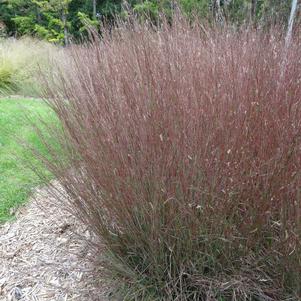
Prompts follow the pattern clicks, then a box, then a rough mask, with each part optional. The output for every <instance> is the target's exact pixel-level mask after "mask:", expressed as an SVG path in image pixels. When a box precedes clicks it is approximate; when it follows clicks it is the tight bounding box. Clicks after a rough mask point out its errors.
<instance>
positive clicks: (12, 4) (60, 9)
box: [0, 0, 291, 44]
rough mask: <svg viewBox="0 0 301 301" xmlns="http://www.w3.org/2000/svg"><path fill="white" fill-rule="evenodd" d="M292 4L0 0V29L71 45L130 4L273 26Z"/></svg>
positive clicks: (277, 0) (145, 13)
mask: <svg viewBox="0 0 301 301" xmlns="http://www.w3.org/2000/svg"><path fill="white" fill-rule="evenodd" d="M125 4H126V5H125ZM290 6H291V3H290V1H283V0H177V1H175V0H128V2H124V0H0V27H1V30H2V31H1V32H2V34H3V32H4V29H3V28H5V32H6V33H7V34H8V35H17V36H20V35H35V36H37V37H39V38H42V39H45V40H48V41H50V42H55V43H61V44H67V43H68V41H69V39H70V38H71V37H72V38H75V39H77V38H78V37H79V36H80V35H82V34H83V33H84V32H86V30H87V28H88V27H91V26H92V27H95V26H96V27H97V26H98V25H99V24H100V22H101V20H106V21H109V22H110V21H111V20H113V19H114V17H115V16H116V15H120V16H126V15H127V11H126V9H128V8H129V7H130V8H131V9H132V11H133V13H135V14H136V15H138V16H139V18H140V19H142V20H143V19H144V18H145V17H147V18H151V19H152V20H154V21H155V20H157V19H158V16H159V15H160V12H163V13H164V14H165V15H167V16H171V14H172V11H173V10H174V8H175V7H180V8H181V9H182V11H183V12H184V14H186V15H187V16H188V17H189V16H195V15H197V16H199V17H201V18H203V19H206V20H209V21H210V20H214V21H216V20H217V19H218V21H220V20H221V19H222V21H223V22H224V21H225V22H231V23H236V24H242V23H245V22H250V21H251V22H253V23H261V24H264V25H270V24H275V23H276V22H277V23H285V24H286V23H287V20H288V16H289V12H290ZM1 24H2V25H1ZM3 24H4V25H5V26H3Z"/></svg>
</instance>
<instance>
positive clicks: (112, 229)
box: [46, 17, 301, 301]
mask: <svg viewBox="0 0 301 301" xmlns="http://www.w3.org/2000/svg"><path fill="white" fill-rule="evenodd" d="M283 40H284V39H283V36H282V34H280V33H277V32H276V31H273V30H271V31H270V32H269V33H264V32H262V31H260V30H258V31H256V30H253V29H241V30H234V29H231V28H225V29H222V30H221V29H210V28H207V27H203V26H202V25H201V24H200V23H198V22H196V23H193V24H189V23H188V22H186V21H185V20H183V18H181V17H179V18H178V19H177V18H176V20H175V21H173V24H172V25H170V24H162V25H161V26H160V27H158V28H154V27H152V26H148V25H145V24H144V25H138V24H136V23H135V22H133V23H132V24H131V25H128V24H123V25H120V26H118V27H116V28H115V29H110V31H109V32H104V33H103V35H102V38H101V39H100V38H97V37H95V36H94V38H93V41H92V42H89V43H86V45H84V46H73V47H71V49H70V50H69V52H70V53H69V54H70V57H71V59H70V61H69V62H68V65H67V66H63V65H62V63H61V64H60V66H58V69H60V70H59V71H57V70H55V71H54V72H53V73H52V77H51V78H48V79H47V82H48V87H49V88H47V89H46V90H47V97H48V99H49V104H50V106H51V107H52V108H53V109H54V111H55V112H56V113H57V115H58V117H59V119H60V121H61V123H62V127H63V132H62V133H60V134H63V136H61V138H62V144H64V146H65V148H64V150H65V155H64V156H62V157H63V158H64V160H62V159H60V156H58V157H56V158H55V160H52V161H51V163H50V164H49V167H50V168H51V170H52V171H53V172H54V174H55V175H56V176H57V178H58V179H59V180H60V182H61V184H62V186H63V187H64V188H65V190H66V192H67V193H68V195H69V201H68V202H69V203H68V204H69V207H70V210H71V211H72V212H73V213H74V214H75V215H76V216H77V217H78V218H79V219H81V220H82V221H83V222H84V223H86V224H87V225H88V226H89V227H90V229H91V230H92V231H93V232H94V234H95V235H96V236H98V237H99V238H100V239H101V241H102V243H103V245H104V255H105V260H104V261H103V262H102V264H103V266H104V267H105V268H106V269H107V271H108V274H109V275H110V276H111V277H112V279H113V280H115V281H116V283H115V286H114V288H116V289H117V291H118V294H119V295H121V296H122V300H152V301H154V300H179V301H180V300H181V301H182V300H183V301H184V300H219V301H221V300H223V301H228V300H253V301H255V300H256V301H258V300H261V301H263V300H295V301H297V300H300V298H301V286H300V279H301V249H300V235H301V220H300V218H301V173H300V171H301V135H300V134H301V103H300V101H301V85H300V81H301V45H300V38H299V35H298V34H297V35H296V36H295V37H294V38H293V40H292V42H291V45H290V46H289V48H288V49H285V48H284V47H285V46H284V41H283ZM284 57H285V58H286V59H284ZM49 147H51V146H49ZM66 158H67V160H66ZM67 161H68V163H66V162H67Z"/></svg>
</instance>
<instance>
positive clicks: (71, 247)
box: [0, 188, 108, 301]
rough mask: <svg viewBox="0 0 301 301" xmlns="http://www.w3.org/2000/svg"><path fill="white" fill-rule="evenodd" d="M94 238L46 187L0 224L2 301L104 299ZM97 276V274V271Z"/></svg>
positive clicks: (0, 294)
mask: <svg viewBox="0 0 301 301" xmlns="http://www.w3.org/2000/svg"><path fill="white" fill-rule="evenodd" d="M82 237H85V238H87V239H88V240H92V237H91V235H90V233H89V231H87V230H86V229H85V227H84V226H83V225H81V224H80V223H79V222H78V221H76V220H75V219H74V218H73V217H72V216H71V215H70V214H69V213H68V212H67V211H66V210H64V209H62V205H60V206H59V207H58V206H57V203H56V201H55V199H54V198H53V197H52V196H51V193H50V192H49V191H47V190H46V189H45V188H44V189H40V190H38V191H37V192H36V194H35V196H34V198H33V199H32V200H31V201H30V202H29V204H28V205H27V206H25V207H23V208H21V209H20V210H19V211H18V212H17V216H16V220H15V221H11V222H8V223H6V224H4V225H2V226H0V301H8V300H21V301H25V300H26V301H28V300H30V301H32V300H33V301H42V300H43V301H50V300H51V301H66V300H80V301H94V300H95V301H96V300H97V301H105V300H108V299H107V298H106V297H104V296H105V295H107V291H108V289H107V287H106V285H105V282H104V281H103V280H101V279H100V278H101V277H99V275H100V273H101V272H100V271H96V270H95V268H94V267H93V266H92V263H91V258H93V257H95V253H94V254H93V252H94V251H91V250H93V249H91V247H89V245H88V243H87V241H85V240H84V239H82ZM96 275H98V276H96Z"/></svg>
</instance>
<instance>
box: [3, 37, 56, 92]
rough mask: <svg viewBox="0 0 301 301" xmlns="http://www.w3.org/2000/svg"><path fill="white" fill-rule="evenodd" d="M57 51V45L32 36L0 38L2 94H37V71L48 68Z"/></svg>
mask: <svg viewBox="0 0 301 301" xmlns="http://www.w3.org/2000/svg"><path fill="white" fill-rule="evenodd" d="M56 52H58V50H57V49H56V47H55V46H52V45H50V44H48V43H46V42H42V41H38V40H34V39H31V38H22V39H20V40H16V39H3V40H0V95H1V94H9V93H13V94H22V95H29V96H33V95H37V93H39V87H38V83H37V80H36V76H37V72H38V70H39V69H47V67H48V63H49V57H50V56H51V55H54V54H55V53H56Z"/></svg>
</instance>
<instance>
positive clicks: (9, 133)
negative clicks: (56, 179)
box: [0, 99, 54, 223]
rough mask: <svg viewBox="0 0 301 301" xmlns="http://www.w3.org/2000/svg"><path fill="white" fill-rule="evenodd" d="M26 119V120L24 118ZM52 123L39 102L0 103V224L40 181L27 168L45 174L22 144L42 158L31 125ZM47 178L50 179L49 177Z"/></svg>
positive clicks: (9, 101)
mask: <svg viewBox="0 0 301 301" xmlns="http://www.w3.org/2000/svg"><path fill="white" fill-rule="evenodd" d="M25 116H26V117H25ZM28 118H29V120H33V121H34V122H37V120H40V118H42V120H43V121H44V120H45V121H47V122H48V121H49V122H51V121H53V120H54V115H53V114H52V113H51V112H50V109H49V108H48V107H47V106H46V105H45V104H44V103H43V102H42V101H40V100H35V99H0V223H1V222H4V221H7V220H8V219H10V218H11V217H12V216H13V213H12V212H13V211H14V210H12V209H13V208H16V207H17V206H19V205H21V204H23V203H24V202H25V201H26V200H27V199H28V197H29V196H30V193H31V192H32V191H33V188H35V187H36V186H38V185H40V184H42V180H41V179H39V177H38V176H37V175H36V174H35V173H34V172H33V171H32V169H31V168H29V167H28V166H26V165H27V164H24V162H26V163H28V164H29V165H32V166H36V168H37V169H39V170H40V171H43V172H46V171H45V169H44V168H43V167H42V165H41V164H39V163H38V161H37V160H36V159H35V158H34V156H33V155H32V153H31V151H30V150H29V148H26V147H24V146H22V144H21V143H20V140H19V139H21V141H24V142H26V143H30V144H32V145H33V146H34V147H35V149H37V150H38V151H39V152H41V153H43V154H45V152H46V150H45V148H43V145H42V143H41V141H40V140H39V138H38V137H37V134H36V133H35V131H34V130H33V128H32V125H31V121H29V120H28ZM46 175H47V176H49V177H50V174H47V172H46Z"/></svg>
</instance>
